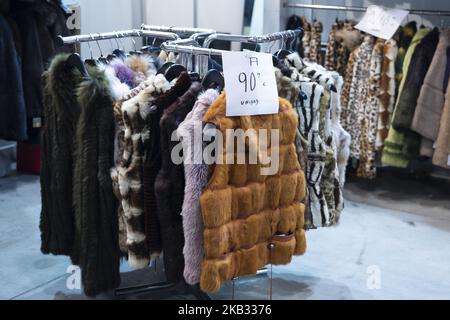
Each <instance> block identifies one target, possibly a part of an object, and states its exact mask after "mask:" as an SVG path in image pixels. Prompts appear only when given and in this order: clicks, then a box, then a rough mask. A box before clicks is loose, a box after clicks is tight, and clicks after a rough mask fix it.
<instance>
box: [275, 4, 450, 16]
mask: <svg viewBox="0 0 450 320" xmlns="http://www.w3.org/2000/svg"><path fill="white" fill-rule="evenodd" d="M283 7H284V8H294V9H313V10H315V9H317V10H332V11H353V12H366V11H367V7H355V6H333V5H320V4H303V3H284V4H283ZM404 10H406V11H409V13H410V14H416V15H420V16H436V17H450V11H443V10H416V9H404Z"/></svg>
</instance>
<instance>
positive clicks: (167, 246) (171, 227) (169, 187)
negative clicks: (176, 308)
mask: <svg viewBox="0 0 450 320" xmlns="http://www.w3.org/2000/svg"><path fill="white" fill-rule="evenodd" d="M202 89H203V87H202V85H201V83H199V82H194V83H192V85H191V87H190V88H189V90H188V91H187V92H186V93H185V94H184V95H183V96H181V97H179V98H178V99H177V101H175V102H174V103H173V104H172V105H171V106H169V107H168V108H167V109H166V110H164V114H163V116H162V118H161V122H160V126H161V156H162V166H161V170H160V171H159V173H158V176H157V177H156V181H155V194H156V204H157V206H158V218H159V223H160V227H161V239H162V247H163V252H164V269H165V274H166V278H167V280H168V281H169V282H177V281H180V280H181V279H183V270H184V257H183V247H184V235H183V222H182V216H181V212H182V206H183V201H184V188H185V180H184V179H185V178H184V167H183V164H182V163H180V164H175V162H174V159H172V152H173V151H174V148H176V146H177V144H178V145H179V142H178V141H173V139H172V134H173V133H176V130H177V128H178V126H179V125H180V123H182V122H183V121H184V119H185V118H186V116H187V114H188V113H189V112H191V110H192V108H193V107H194V104H195V102H196V100H197V97H198V95H199V94H200V92H201V90H202Z"/></svg>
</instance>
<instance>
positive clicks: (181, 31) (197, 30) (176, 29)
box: [141, 24, 217, 35]
mask: <svg viewBox="0 0 450 320" xmlns="http://www.w3.org/2000/svg"><path fill="white" fill-rule="evenodd" d="M141 29H142V30H151V31H162V32H171V33H176V34H181V35H185V34H195V33H209V34H213V33H216V32H217V31H216V30H213V29H203V28H184V27H166V26H153V25H147V24H143V25H141Z"/></svg>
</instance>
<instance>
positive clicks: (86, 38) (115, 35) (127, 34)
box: [57, 29, 180, 46]
mask: <svg viewBox="0 0 450 320" xmlns="http://www.w3.org/2000/svg"><path fill="white" fill-rule="evenodd" d="M131 37H153V38H159V39H165V40H171V41H175V40H179V39H180V36H178V35H177V34H175V33H170V32H162V31H151V30H140V29H133V30H122V31H113V32H105V33H92V34H88V35H77V36H70V37H62V36H58V37H57V44H58V45H59V46H63V45H64V44H73V43H81V42H91V41H99V40H109V39H120V38H131Z"/></svg>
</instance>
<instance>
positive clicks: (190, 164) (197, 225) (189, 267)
mask: <svg viewBox="0 0 450 320" xmlns="http://www.w3.org/2000/svg"><path fill="white" fill-rule="evenodd" d="M218 96H219V93H218V92H217V90H214V89H209V90H207V91H206V92H205V93H203V94H201V95H200V96H199V98H198V100H197V102H196V103H195V106H194V108H193V109H192V111H191V112H190V113H189V114H188V115H187V116H186V119H185V120H184V121H183V122H182V123H181V124H180V126H179V127H178V129H177V134H178V137H180V139H181V141H182V143H183V154H184V159H185V161H184V175H185V188H184V201H183V207H182V211H181V216H182V217H183V233H184V248H183V255H184V279H185V280H186V282H187V283H188V284H191V285H195V284H198V283H199V282H200V274H201V267H202V260H203V255H204V251H203V231H204V226H203V220H202V213H201V208H200V195H201V194H202V190H203V188H204V187H205V186H206V184H207V183H208V165H207V164H206V163H204V162H203V157H202V156H203V149H201V150H197V149H196V148H198V146H199V145H202V141H197V140H194V139H196V138H197V137H198V138H200V139H201V138H202V135H201V129H202V119H203V116H204V115H205V113H206V111H207V110H208V109H209V107H210V106H211V105H212V104H213V102H214V101H215V100H216V99H217V98H218ZM199 133H200V134H199ZM196 134H197V135H198V136H196ZM196 143H198V144H197V145H195V144H196ZM199 156H200V157H199ZM197 157H198V158H197ZM198 160H200V161H198ZM197 161H198V162H197Z"/></svg>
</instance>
